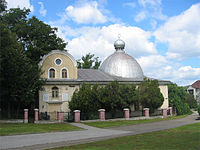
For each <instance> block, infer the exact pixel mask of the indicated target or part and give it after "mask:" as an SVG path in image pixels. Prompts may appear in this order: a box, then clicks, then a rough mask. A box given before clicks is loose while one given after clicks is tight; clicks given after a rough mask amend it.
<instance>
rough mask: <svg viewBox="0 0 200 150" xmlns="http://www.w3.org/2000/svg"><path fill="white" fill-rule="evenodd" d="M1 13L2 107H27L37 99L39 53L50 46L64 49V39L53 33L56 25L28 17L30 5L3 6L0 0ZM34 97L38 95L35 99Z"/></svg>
mask: <svg viewBox="0 0 200 150" xmlns="http://www.w3.org/2000/svg"><path fill="white" fill-rule="evenodd" d="M0 6H1V8H2V9H1V12H0V13H1V14H0V21H1V22H0V23H1V30H0V31H1V32H0V33H1V35H0V38H1V39H0V41H1V43H0V45H1V49H0V50H1V56H0V64H1V67H0V69H1V72H0V74H1V75H0V80H1V92H0V96H1V109H4V110H5V109H7V110H12V108H18V109H20V108H22V109H23V108H24V107H26V108H30V107H32V106H33V105H34V100H37V101H38V98H37V95H38V90H39V89H40V87H41V86H42V84H43V83H44V82H43V81H42V80H40V74H41V70H40V68H39V67H38V62H39V61H40V57H41V56H43V55H45V54H47V53H48V52H50V51H51V50H53V49H61V50H62V49H64V47H65V46H66V43H64V42H63V40H62V39H61V38H59V37H57V35H56V31H57V29H56V28H52V27H51V26H49V25H48V24H45V23H43V22H42V21H40V20H38V19H37V18H36V17H34V16H33V17H31V18H29V17H28V14H29V12H30V10H29V9H19V8H15V9H10V10H5V8H6V3H5V1H4V0H2V1H0ZM36 98H37V99H36Z"/></svg>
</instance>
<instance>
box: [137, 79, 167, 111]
mask: <svg viewBox="0 0 200 150" xmlns="http://www.w3.org/2000/svg"><path fill="white" fill-rule="evenodd" d="M163 101H164V97H163V95H162V93H161V92H160V88H159V84H158V81H157V80H147V79H145V80H144V81H143V82H142V83H141V85H140V86H139V102H140V103H141V105H142V107H143V108H145V107H147V108H149V109H150V112H154V110H155V109H157V108H159V107H160V106H161V105H162V104H163Z"/></svg>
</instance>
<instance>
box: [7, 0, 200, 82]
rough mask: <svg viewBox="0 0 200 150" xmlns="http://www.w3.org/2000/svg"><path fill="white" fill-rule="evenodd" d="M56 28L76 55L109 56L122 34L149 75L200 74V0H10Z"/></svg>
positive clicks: (184, 77) (178, 77)
mask: <svg viewBox="0 0 200 150" xmlns="http://www.w3.org/2000/svg"><path fill="white" fill-rule="evenodd" d="M6 1H7V3H8V8H13V7H20V8H23V7H26V8H30V9H31V10H32V12H31V14H30V16H33V15H34V16H36V17H37V18H39V19H40V20H42V21H44V22H45V23H47V24H50V25H51V26H52V27H57V28H58V33H57V34H58V36H59V37H61V38H63V39H64V40H65V41H66V42H68V45H67V46H66V49H67V50H68V51H69V53H71V54H72V55H73V56H74V57H75V59H79V58H81V56H83V55H85V54H87V53H92V54H95V56H98V57H99V58H100V60H102V61H103V60H104V59H105V58H106V57H107V56H109V55H110V54H112V53H113V52H114V51H115V50H114V47H113V43H114V41H115V40H117V38H118V34H120V35H121V39H122V40H124V41H125V43H126V47H125V51H126V52H127V53H128V54H130V55H131V56H133V57H134V58H135V59H136V60H137V61H138V62H139V64H140V65H141V67H142V69H143V72H144V74H145V75H146V76H148V77H152V78H157V79H164V80H170V81H172V82H174V83H177V84H178V85H188V84H192V83H193V82H194V81H195V80H199V79H200V0H163V1H162V0H96V1H94V0H91V1H89V0H76V1H75V0H59V1H58V0H57V1H56V0H48V1H46V0H6Z"/></svg>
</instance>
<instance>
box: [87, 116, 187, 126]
mask: <svg viewBox="0 0 200 150" xmlns="http://www.w3.org/2000/svg"><path fill="white" fill-rule="evenodd" d="M186 116H188V115H181V116H173V117H168V118H165V119H163V118H155V119H144V120H118V121H97V122H84V124H86V125H89V126H93V127H97V128H110V127H119V126H128V125H135V124H142V123H151V122H157V121H164V120H171V119H180V118H184V117H186Z"/></svg>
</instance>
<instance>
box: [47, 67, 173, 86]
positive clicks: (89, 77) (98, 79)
mask: <svg viewBox="0 0 200 150" xmlns="http://www.w3.org/2000/svg"><path fill="white" fill-rule="evenodd" d="M147 78H148V77H147ZM148 79H150V80H156V79H153V78H148ZM115 80H117V81H118V82H120V83H122V84H123V83H124V84H132V83H134V84H140V83H141V82H142V81H143V79H138V78H122V77H118V76H111V75H109V74H107V73H105V72H103V71H101V70H98V69H78V79H47V84H60V85H64V84H67V85H70V84H71V85H80V84H81V83H83V82H85V83H90V84H107V83H109V82H112V81H115ZM158 82H159V84H160V85H162V84H164V85H165V84H170V83H171V82H170V81H166V80H158Z"/></svg>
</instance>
